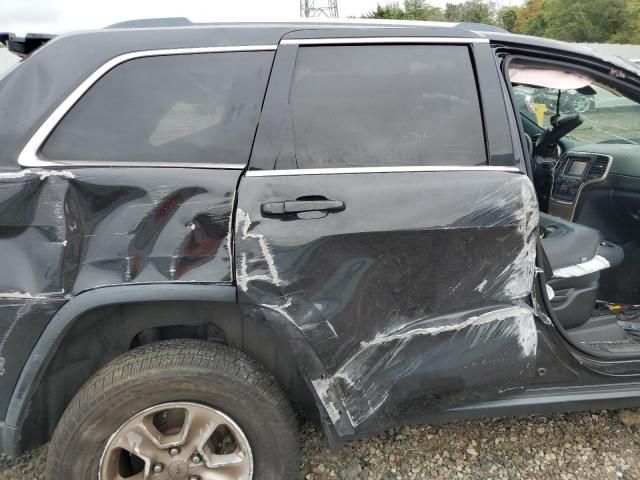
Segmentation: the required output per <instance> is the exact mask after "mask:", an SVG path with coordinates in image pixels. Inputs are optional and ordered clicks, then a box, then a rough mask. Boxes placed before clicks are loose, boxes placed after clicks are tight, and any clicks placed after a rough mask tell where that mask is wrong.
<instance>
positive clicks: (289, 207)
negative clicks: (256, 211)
mask: <svg viewBox="0 0 640 480" xmlns="http://www.w3.org/2000/svg"><path fill="white" fill-rule="evenodd" d="M344 209H345V205H344V202H343V201H342V200H326V199H325V200H287V201H285V202H271V203H263V204H262V207H261V209H260V210H261V211H262V214H263V215H286V214H287V213H303V212H340V211H342V210H344Z"/></svg>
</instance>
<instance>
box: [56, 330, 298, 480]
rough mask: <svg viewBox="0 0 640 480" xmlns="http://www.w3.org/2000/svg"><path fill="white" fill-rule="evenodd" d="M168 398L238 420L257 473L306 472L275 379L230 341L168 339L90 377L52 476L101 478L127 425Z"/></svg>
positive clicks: (59, 432)
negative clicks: (103, 465) (107, 450)
mask: <svg viewBox="0 0 640 480" xmlns="http://www.w3.org/2000/svg"><path fill="white" fill-rule="evenodd" d="M168 402H191V403H189V404H197V405H203V406H205V407H204V408H210V409H215V410H216V411H219V412H222V413H223V415H226V416H228V417H229V418H230V419H232V420H233V422H235V425H236V426H238V427H239V428H240V429H241V431H242V433H243V434H244V435H245V437H246V440H248V445H249V446H250V456H252V463H253V478H254V479H256V480H276V479H285V478H297V477H298V476H299V465H300V463H299V461H300V458H299V457H300V448H299V441H298V424H297V420H296V417H295V414H294V412H293V409H292V408H291V405H290V403H289V402H288V400H287V399H286V397H285V396H284V394H283V392H282V390H281V389H280V387H279V386H278V384H277V382H276V380H275V378H274V377H273V376H272V375H271V374H270V373H269V372H267V371H266V370H265V369H264V368H263V367H262V366H260V365H259V364H258V363H256V362H255V361H253V360H252V359H250V358H248V357H247V356H246V355H245V354H243V353H242V352H240V351H238V350H235V349H233V348H231V347H228V346H226V345H223V344H220V343H208V342H203V341H198V340H169V341H163V342H158V343H153V344H150V345H146V346H143V347H140V348H137V349H134V350H132V351H130V352H128V353H126V354H124V355H122V356H120V357H119V358H117V359H115V360H114V361H113V362H112V363H110V364H108V365H107V366H106V367H104V368H103V369H102V370H100V371H99V372H97V373H96V374H95V375H94V376H93V377H92V378H90V379H89V380H88V381H87V383H86V384H85V385H84V386H83V387H82V388H81V389H80V391H79V392H78V394H77V395H76V396H75V398H74V399H73V400H72V401H71V403H70V404H69V406H68V407H67V409H66V411H65V413H64V414H63V416H62V418H61V420H60V422H59V424H58V426H57V428H56V431H55V433H54V435H53V439H52V441H51V446H50V450H49V456H48V459H47V479H48V480H62V479H64V480H96V479H97V478H98V472H99V470H100V461H101V458H102V456H103V452H105V447H107V446H108V445H110V444H111V443H110V442H112V436H113V437H116V436H117V435H116V432H117V431H119V429H120V427H121V426H122V428H124V427H125V424H126V422H127V421H128V420H130V419H132V418H133V417H135V416H136V415H138V414H140V413H141V412H142V414H144V412H145V411H147V410H146V409H149V408H151V407H154V406H157V405H163V404H168ZM185 404H186V403H185ZM172 405H174V404H172ZM163 415H165V416H166V413H163ZM154 418H155V417H154ZM185 428H186V427H185ZM194 428H195V427H194ZM201 432H202V429H200V434H201V435H202V433H201ZM127 438H128V437H127ZM207 445H208V444H207ZM185 450H186V449H185ZM185 454H186V451H185ZM118 468H120V467H118ZM152 477H153V475H150V478H152Z"/></svg>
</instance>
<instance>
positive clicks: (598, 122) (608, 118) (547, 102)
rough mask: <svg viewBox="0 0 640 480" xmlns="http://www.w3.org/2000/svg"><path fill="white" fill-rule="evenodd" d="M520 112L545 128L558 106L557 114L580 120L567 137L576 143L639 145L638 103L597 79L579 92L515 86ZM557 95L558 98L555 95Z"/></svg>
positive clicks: (639, 118)
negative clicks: (599, 82) (573, 115)
mask: <svg viewBox="0 0 640 480" xmlns="http://www.w3.org/2000/svg"><path fill="white" fill-rule="evenodd" d="M513 88H514V92H515V98H516V104H517V107H518V109H519V110H520V112H521V113H522V114H523V115H525V116H526V117H528V118H529V119H530V120H532V121H533V122H535V123H537V124H538V125H539V126H540V127H542V128H545V129H548V128H549V127H550V124H551V118H552V116H553V115H555V114H556V111H557V108H558V106H559V107H560V108H559V110H560V115H569V114H574V113H577V114H579V115H580V116H581V118H582V120H583V123H582V125H580V126H579V127H577V128H576V129H575V130H573V131H572V132H571V133H569V134H568V135H567V138H570V139H571V140H573V141H575V142H576V143H578V144H586V143H632V144H640V105H639V104H638V103H637V102H635V101H633V100H630V99H628V98H626V97H625V96H624V95H621V94H620V93H618V92H615V91H613V90H611V89H608V88H606V87H605V86H604V85H601V84H598V83H596V82H593V83H591V84H590V85H589V86H588V87H586V90H587V93H581V91H582V92H584V91H585V88H580V90H581V91H578V90H575V89H557V88H546V87H535V86H530V85H514V86H513ZM558 96H559V98H558Z"/></svg>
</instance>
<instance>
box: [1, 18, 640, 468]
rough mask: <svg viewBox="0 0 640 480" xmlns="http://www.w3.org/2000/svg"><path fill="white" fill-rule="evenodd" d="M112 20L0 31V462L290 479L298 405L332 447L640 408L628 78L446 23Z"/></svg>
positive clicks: (599, 61) (636, 190)
mask: <svg viewBox="0 0 640 480" xmlns="http://www.w3.org/2000/svg"><path fill="white" fill-rule="evenodd" d="M125 27H126V26H120V27H117V28H109V29H105V30H99V31H89V32H83V33H77V34H69V35H63V36H60V37H57V38H54V39H50V37H47V36H38V35H30V36H27V37H26V38H17V37H15V36H13V35H10V34H4V35H0V39H1V40H2V41H3V42H4V43H5V44H6V45H7V46H8V47H9V49H10V50H12V51H14V52H18V53H20V54H21V55H22V56H24V57H25V58H24V60H22V61H21V62H20V64H19V65H18V66H17V67H15V68H13V69H12V70H11V71H9V72H8V73H7V74H5V75H4V76H3V77H2V78H0V119H1V124H0V146H1V148H0V266H1V267H2V274H1V275H0V447H1V448H0V450H1V451H3V452H5V453H7V454H9V455H16V454H19V453H20V452H22V451H24V450H26V449H30V448H34V447H36V446H39V445H42V444H44V443H45V442H47V441H50V440H51V449H50V454H49V460H48V467H47V468H48V476H49V477H48V478H50V479H51V480H94V479H96V478H99V479H101V480H122V479H136V480H138V479H149V480H153V479H158V480H166V479H187V478H188V479H190V480H210V479H243V480H246V479H283V478H285V479H289V478H295V477H297V476H298V468H299V442H298V439H297V428H298V424H297V417H298V416H299V415H311V416H317V417H319V419H320V421H321V422H322V425H323V427H324V429H325V431H326V434H327V439H328V442H329V444H330V446H331V447H332V448H337V447H339V446H340V445H342V444H343V443H344V442H346V441H350V440H352V439H355V438H358V437H362V436H365V435H370V434H372V433H374V432H378V431H380V430H383V429H386V428H389V427H392V426H396V425H400V424H409V423H419V422H442V421H450V420H456V419H467V418H475V417H482V416H496V415H522V414H531V413H543V412H552V411H566V410H579V409H589V408H616V407H622V406H634V405H640V341H638V336H637V334H638V331H637V328H638V327H640V319H639V317H640V315H639V310H638V307H637V305H638V304H640V146H639V145H638V144H639V143H640V142H639V141H638V139H639V138H640V135H639V134H638V132H640V109H638V108H637V105H638V104H637V103H636V102H637V100H639V99H640V76H639V72H638V71H637V70H635V69H634V67H633V66H632V65H629V64H625V63H622V62H618V61H616V60H613V59H605V58H600V57H597V56H595V55H592V54H589V53H588V52H586V51H585V50H577V49H574V48H572V47H570V46H569V45H566V44H562V43H558V42H552V41H547V40H542V39H536V38H530V37H519V36H515V35H510V34H507V33H503V32H499V31H494V30H491V29H488V28H484V27H483V26H472V25H471V26H466V27H465V26H460V27H448V26H433V25H427V24H425V26H421V25H418V24H415V25H414V24H411V25H405V26H401V25H398V24H367V23H357V22H354V23H286V24H285V23H272V24H189V23H185V22H181V23H180V25H179V26H174V27H172V26H168V27H153V26H151V24H145V23H144V22H142V23H137V24H134V25H133V27H135V28H125ZM594 86H597V89H594V88H593V87H594ZM536 88H539V89H556V90H557V91H558V92H561V91H564V90H567V91H569V90H571V91H575V90H579V91H582V92H585V94H590V95H593V94H594V93H593V92H600V91H601V90H606V92H608V94H611V95H617V96H619V97H621V98H626V99H627V100H628V101H627V104H628V105H627V106H628V108H625V109H624V111H601V110H598V108H597V106H598V105H601V104H602V102H600V103H599V102H598V101H597V99H596V100H595V102H594V104H595V105H596V108H594V109H591V110H589V111H586V112H582V113H580V114H577V113H572V114H567V113H566V112H565V111H564V110H563V111H560V107H559V106H558V108H557V110H556V111H554V109H553V105H551V106H549V105H546V104H535V97H533V96H530V98H528V99H527V101H525V102H522V101H519V100H518V98H520V97H522V98H526V95H527V93H526V92H528V91H531V90H532V89H536ZM592 90H593V92H592ZM523 96H524V97H523ZM532 99H533V100H532ZM558 103H560V102H558ZM520 110H522V111H520Z"/></svg>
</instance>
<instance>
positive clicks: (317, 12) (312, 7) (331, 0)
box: [300, 0, 338, 18]
mask: <svg viewBox="0 0 640 480" xmlns="http://www.w3.org/2000/svg"><path fill="white" fill-rule="evenodd" d="M300 16H301V17H303V18H314V17H315V18H317V17H326V18H338V0H317V1H316V0H300Z"/></svg>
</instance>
